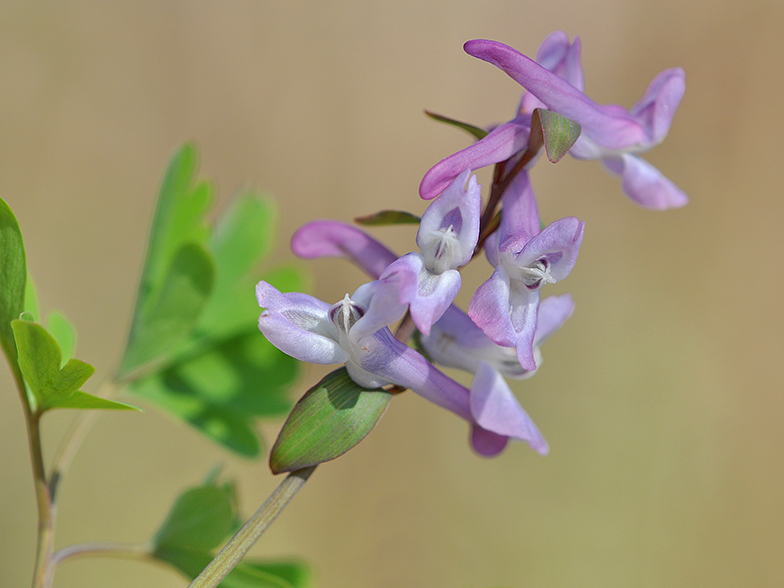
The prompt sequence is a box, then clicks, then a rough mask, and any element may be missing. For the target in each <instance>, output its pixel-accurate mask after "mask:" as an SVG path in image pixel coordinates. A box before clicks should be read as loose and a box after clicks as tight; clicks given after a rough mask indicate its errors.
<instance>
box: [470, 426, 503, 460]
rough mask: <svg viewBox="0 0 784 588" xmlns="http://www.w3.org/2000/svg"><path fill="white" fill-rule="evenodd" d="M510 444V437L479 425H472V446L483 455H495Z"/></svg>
mask: <svg viewBox="0 0 784 588" xmlns="http://www.w3.org/2000/svg"><path fill="white" fill-rule="evenodd" d="M508 444H509V437H507V436H506V435H499V434H498V433H493V432H492V431H488V430H487V429H483V428H482V427H480V426H479V425H474V426H472V427H471V447H473V448H474V451H476V452H477V453H478V454H479V455H481V456H483V457H495V456H496V455H498V454H499V453H501V452H502V451H503V450H504V449H506V446H507V445H508Z"/></svg>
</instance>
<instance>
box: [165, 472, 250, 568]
mask: <svg viewBox="0 0 784 588" xmlns="http://www.w3.org/2000/svg"><path fill="white" fill-rule="evenodd" d="M234 500H235V497H234V488H233V486H232V485H225V486H223V487H219V486H216V485H207V486H198V487H196V488H191V489H190V490H186V491H185V492H183V493H182V494H180V496H179V497H178V498H177V500H176V502H175V503H174V506H172V508H171V510H170V511H169V514H168V515H167V517H166V519H165V520H164V521H163V523H162V524H161V526H160V527H159V528H158V531H157V532H156V533H155V536H154V537H153V540H152V543H153V552H154V553H155V554H156V557H157V554H158V552H160V551H161V550H164V549H175V550H177V549H182V550H188V551H197V552H209V551H210V550H212V549H213V548H215V547H218V546H219V545H220V544H221V543H222V542H223V540H224V539H225V538H226V537H227V536H228V535H229V534H230V533H231V532H232V530H233V529H234V527H235V524H236V508H235V502H234ZM208 561H209V560H208ZM199 571H201V570H199Z"/></svg>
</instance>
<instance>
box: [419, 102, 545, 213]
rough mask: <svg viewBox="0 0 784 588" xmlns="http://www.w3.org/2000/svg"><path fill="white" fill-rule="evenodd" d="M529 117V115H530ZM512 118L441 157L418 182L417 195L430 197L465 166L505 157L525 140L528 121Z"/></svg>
mask: <svg viewBox="0 0 784 588" xmlns="http://www.w3.org/2000/svg"><path fill="white" fill-rule="evenodd" d="M529 118H530V117H529ZM524 120H525V119H520V118H517V119H514V120H512V121H510V122H507V123H504V124H502V125H499V126H498V127H496V128H495V129H493V130H492V131H491V132H490V133H489V134H488V135H487V136H486V137H485V138H484V139H480V140H479V141H477V142H476V143H474V144H473V145H471V146H469V147H466V148H465V149H463V150H461V151H458V152H457V153H455V154H453V155H450V156H449V157H447V158H446V159H442V160H441V161H439V162H438V163H437V164H435V165H434V166H433V167H432V168H430V169H429V170H428V171H427V173H426V174H425V177H424V178H422V183H421V184H420V185H419V195H420V196H421V197H422V198H423V199H424V200H432V199H433V198H435V197H436V196H438V195H439V194H441V192H443V191H444V190H445V189H446V188H447V186H449V184H451V183H452V181H454V179H455V178H457V177H458V176H459V175H460V174H461V173H463V172H464V171H465V170H467V169H479V168H482V167H485V166H488V165H492V164H494V163H498V162H499V161H505V160H507V159H509V158H510V157H512V155H514V154H515V153H517V152H518V151H521V150H522V149H524V148H525V147H526V145H527V144H528V135H529V134H530V132H531V126H530V122H528V123H527V124H526V123H525V122H524Z"/></svg>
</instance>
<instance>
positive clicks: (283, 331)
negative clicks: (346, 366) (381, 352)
mask: <svg viewBox="0 0 784 588" xmlns="http://www.w3.org/2000/svg"><path fill="white" fill-rule="evenodd" d="M256 298H257V299H258V301H259V306H261V307H262V308H266V310H265V311H263V312H262V313H261V316H260V317H259V329H261V332H262V333H264V336H265V337H266V338H267V339H268V340H269V342H270V343H272V344H273V345H274V346H275V347H277V348H278V349H280V350H281V351H282V352H283V353H286V354H288V355H291V356H292V357H294V358H296V359H299V360H300V361H307V362H309V363H317V364H321V365H329V364H333V363H343V362H345V361H346V360H347V359H348V357H349V355H348V353H347V352H346V351H344V350H343V349H342V348H341V347H340V345H339V344H338V342H337V329H336V328H335V327H334V325H333V324H332V322H331V321H330V320H329V316H328V314H327V313H328V311H329V305H328V304H327V303H325V302H322V301H321V300H318V299H317V298H313V297H312V296H308V295H307V294H300V293H299V292H291V293H288V294H281V293H280V292H279V291H278V290H276V289H275V288H274V287H272V286H271V285H269V284H268V283H267V282H259V283H258V284H257V286H256Z"/></svg>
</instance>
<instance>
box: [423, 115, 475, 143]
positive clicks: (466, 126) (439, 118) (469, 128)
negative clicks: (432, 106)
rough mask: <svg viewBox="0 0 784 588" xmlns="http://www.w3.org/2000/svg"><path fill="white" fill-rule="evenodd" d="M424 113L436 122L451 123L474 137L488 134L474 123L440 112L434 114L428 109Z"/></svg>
mask: <svg viewBox="0 0 784 588" xmlns="http://www.w3.org/2000/svg"><path fill="white" fill-rule="evenodd" d="M425 114H426V115H427V116H429V117H430V118H432V119H433V120H437V121H438V122H442V123H446V124H448V125H452V126H454V127H457V128H459V129H463V130H464V131H466V132H467V133H470V134H471V135H473V136H474V137H475V138H476V139H484V138H485V137H486V136H487V134H488V133H487V131H486V130H484V129H482V128H479V127H475V126H474V125H471V124H468V123H464V122H460V121H459V120H455V119H453V118H449V117H447V116H444V115H442V114H436V113H435V112H430V111H429V110H425Z"/></svg>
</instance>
